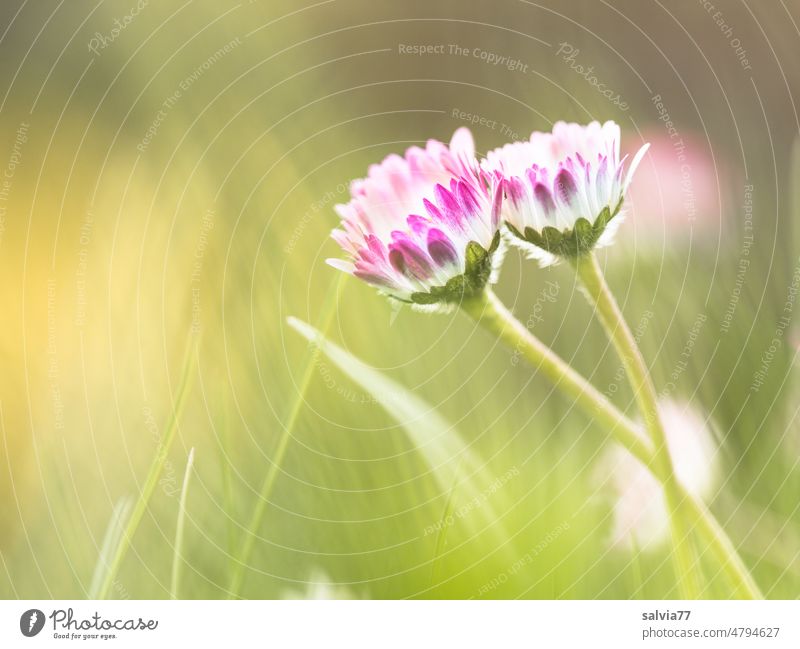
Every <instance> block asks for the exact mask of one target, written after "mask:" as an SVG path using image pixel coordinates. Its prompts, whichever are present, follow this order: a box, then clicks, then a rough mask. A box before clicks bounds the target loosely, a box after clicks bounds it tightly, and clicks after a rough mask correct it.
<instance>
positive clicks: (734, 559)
mask: <svg viewBox="0 0 800 649" xmlns="http://www.w3.org/2000/svg"><path fill="white" fill-rule="evenodd" d="M678 487H679V489H680V491H681V495H682V496H683V498H684V501H683V503H684V505H685V507H686V510H685V511H686V513H687V514H688V515H689V516H690V517H691V518H692V521H693V523H694V525H695V529H696V530H697V532H698V533H699V535H700V536H701V537H702V538H703V539H704V540H705V542H706V543H707V544H708V549H709V550H711V553H712V555H713V556H715V557H716V558H717V561H718V563H719V564H720V567H721V568H722V571H723V572H724V574H725V576H726V577H727V578H728V580H729V581H730V583H731V585H732V586H733V588H734V593H733V594H734V596H735V597H736V598H738V599H764V596H763V595H762V594H761V590H759V588H758V584H756V582H755V580H754V579H753V576H752V575H751V574H750V572H749V571H748V570H747V566H745V565H744V562H743V561H742V559H741V557H740V556H739V554H738V552H737V551H736V548H735V547H734V545H733V543H732V542H731V540H730V538H728V535H727V534H726V533H725V530H723V529H722V527H721V526H720V524H719V523H718V522H717V519H716V518H714V515H713V514H712V513H711V512H710V511H709V510H708V507H706V505H705V503H704V502H703V501H701V500H699V499H698V498H697V497H695V496H694V495H692V494H690V493H689V492H687V491H686V489H684V487H683V486H682V485H678Z"/></svg>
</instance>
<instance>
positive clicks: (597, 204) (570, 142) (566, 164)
mask: <svg viewBox="0 0 800 649" xmlns="http://www.w3.org/2000/svg"><path fill="white" fill-rule="evenodd" d="M647 146H648V145H646V144H645V145H644V146H642V147H641V148H640V149H639V151H638V152H637V153H636V155H635V156H634V158H633V161H632V162H631V164H630V167H629V169H628V171H627V173H626V172H625V161H626V160H625V158H622V159H620V153H619V149H620V129H619V126H618V125H617V124H615V123H614V122H611V121H609V122H606V123H605V124H602V125H601V124H600V123H599V122H592V123H591V124H588V125H586V126H582V125H580V124H568V123H566V122H557V123H556V124H555V125H554V126H553V131H552V132H551V133H540V132H536V131H535V132H534V133H533V134H532V135H531V137H530V140H528V141H527V142H513V143H511V144H506V145H505V146H503V147H501V148H499V149H495V150H494V151H491V152H490V153H489V154H488V155H487V156H486V160H485V161H484V162H483V165H482V166H483V169H484V170H485V171H487V172H489V173H491V174H492V175H493V176H494V177H495V178H499V179H501V180H500V182H501V184H502V187H503V193H504V200H503V208H502V218H503V220H504V221H505V222H506V223H507V225H508V226H509V230H510V232H511V234H512V236H511V237H510V240H511V241H512V242H513V243H515V244H517V245H519V246H520V247H522V248H523V249H525V250H526V251H527V252H528V253H529V254H530V255H531V256H532V257H534V258H536V259H539V260H540V262H541V263H542V265H547V264H549V263H553V262H554V261H556V260H557V259H558V258H559V257H574V256H577V255H580V254H582V253H584V252H586V251H588V250H591V249H592V248H594V247H596V246H604V245H608V244H609V243H610V242H611V241H612V239H613V235H614V232H615V230H616V228H617V226H618V225H619V222H620V221H621V219H622V214H621V210H622V204H623V201H624V199H625V193H626V191H627V189H628V186H629V185H630V182H631V179H632V178H633V174H634V172H635V171H636V167H637V166H638V165H639V162H640V161H641V159H642V157H643V156H644V154H645V152H646V151H647Z"/></svg>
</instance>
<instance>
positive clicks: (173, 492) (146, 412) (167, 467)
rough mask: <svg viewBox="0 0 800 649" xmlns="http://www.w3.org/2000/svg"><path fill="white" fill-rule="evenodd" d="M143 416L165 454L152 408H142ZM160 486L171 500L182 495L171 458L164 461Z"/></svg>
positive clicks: (161, 451) (146, 425) (152, 435)
mask: <svg viewBox="0 0 800 649" xmlns="http://www.w3.org/2000/svg"><path fill="white" fill-rule="evenodd" d="M142 415H143V416H144V425H145V428H146V429H147V431H148V432H149V433H150V437H151V439H152V440H153V441H154V442H155V443H156V446H157V447H158V450H159V453H163V452H164V450H165V449H164V448H163V446H162V445H163V439H162V437H161V432H160V431H159V429H158V424H157V423H156V420H155V417H154V416H153V410H152V408H150V406H144V407H143V408H142ZM158 484H159V486H160V487H161V489H162V490H163V491H164V493H165V494H166V495H167V496H169V497H170V498H174V497H175V496H177V495H178V494H179V493H180V490H181V488H180V483H179V481H178V475H177V472H176V471H175V467H174V465H173V464H172V462H171V461H170V459H169V458H166V460H165V461H164V471H163V472H162V474H161V478H159V480H158Z"/></svg>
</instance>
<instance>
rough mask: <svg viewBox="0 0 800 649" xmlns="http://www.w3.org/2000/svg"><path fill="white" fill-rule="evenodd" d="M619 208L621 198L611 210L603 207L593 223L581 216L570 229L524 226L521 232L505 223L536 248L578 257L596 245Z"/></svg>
mask: <svg viewBox="0 0 800 649" xmlns="http://www.w3.org/2000/svg"><path fill="white" fill-rule="evenodd" d="M620 209H622V200H620V201H619V203H617V206H616V207H615V208H614V211H613V212H612V211H611V210H610V209H609V208H608V206H606V207H604V208H603V209H602V211H601V212H600V214H599V215H598V216H597V218H596V219H595V220H594V223H592V222H591V221H589V220H588V219H586V218H583V217H581V218H579V219H578V220H577V221H576V222H575V226H574V227H573V228H572V229H570V230H559V229H558V228H554V227H553V226H551V225H547V226H545V227H543V228H542V231H541V232H538V231H536V230H534V229H533V228H531V227H527V228H525V233H524V234H522V233H521V232H520V231H519V230H518V229H517V228H515V227H514V226H512V225H511V224H510V223H506V225H507V226H508V229H509V231H510V232H511V234H513V235H514V236H516V237H519V238H520V239H523V240H525V241H527V242H528V243H531V244H533V245H534V246H536V247H537V248H541V249H542V250H545V251H547V252H549V253H551V254H553V255H556V256H558V257H568V258H570V257H579V256H580V255H583V254H585V253H587V252H589V251H590V250H592V248H594V247H595V246H596V245H597V242H598V240H599V239H600V237H601V235H602V234H603V232H604V231H605V229H606V227H607V226H608V224H609V223H610V222H611V219H613V218H614V217H615V216H616V215H617V214H619V211H620Z"/></svg>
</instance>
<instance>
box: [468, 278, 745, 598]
mask: <svg viewBox="0 0 800 649" xmlns="http://www.w3.org/2000/svg"><path fill="white" fill-rule="evenodd" d="M461 307H462V309H463V310H464V311H465V312H466V313H467V314H468V315H470V316H471V317H472V318H473V319H474V320H475V321H476V322H478V324H480V325H481V326H482V327H484V328H485V329H487V330H488V331H491V332H492V333H493V334H495V335H496V336H497V337H498V338H500V340H502V341H503V342H504V343H505V344H506V345H508V346H509V347H510V348H511V349H514V350H516V351H518V352H519V353H520V354H522V355H523V356H524V357H525V359H526V360H527V361H528V362H529V363H530V364H531V366H533V367H534V368H535V369H537V370H540V371H542V372H543V373H544V374H545V376H547V378H548V379H549V380H550V381H551V382H552V383H553V384H554V385H555V386H556V387H557V388H559V389H560V390H562V391H564V392H565V393H567V394H568V395H570V396H571V397H573V398H574V399H575V403H576V404H577V405H578V406H579V407H581V408H582V409H583V410H584V411H585V412H586V414H588V415H590V416H592V417H596V418H597V420H598V421H599V422H600V423H601V424H602V425H604V426H606V427H607V428H608V430H609V431H610V433H611V434H612V436H613V437H614V439H615V440H616V441H617V442H618V443H619V444H621V445H622V446H623V447H624V448H625V449H626V450H627V451H628V452H629V453H631V454H632V455H633V456H634V457H636V458H637V459H638V460H639V461H640V462H642V463H643V464H644V465H645V466H647V467H648V468H649V469H650V471H651V472H652V473H653V475H654V476H655V477H656V478H657V479H658V480H659V481H660V482H661V483H662V484H663V483H664V482H665V481H666V480H667V475H666V474H665V472H664V469H663V467H662V465H661V464H659V463H658V462H657V461H656V453H655V449H654V447H653V444H652V442H651V441H650V440H649V439H648V438H647V437H645V436H644V435H643V434H642V432H641V431H640V429H639V427H638V426H637V425H636V424H634V423H633V422H632V421H631V420H630V419H628V418H627V417H626V416H625V415H624V414H622V413H621V412H620V411H619V410H618V409H617V408H616V407H615V406H614V405H613V404H612V403H610V402H609V401H608V399H606V398H605V397H604V396H603V395H602V394H601V393H600V392H598V391H597V389H596V388H594V386H592V385H591V384H590V383H589V382H588V381H587V380H586V379H585V378H583V377H582V376H581V375H580V374H578V373H577V372H575V370H573V369H572V368H571V367H570V366H569V365H568V364H567V363H566V362H565V361H564V360H563V359H561V358H560V357H559V356H558V355H557V354H556V353H555V352H553V351H552V350H551V349H550V348H549V347H547V346H546V345H545V344H544V343H542V342H541V341H540V340H539V339H538V338H536V337H535V336H534V335H533V334H531V332H530V331H529V330H528V329H526V328H525V327H524V326H523V325H522V324H521V323H520V322H519V321H518V320H517V319H516V318H515V317H514V316H513V314H512V313H511V312H510V311H509V310H508V309H507V308H506V307H505V305H503V303H502V302H500V300H499V299H498V298H497V297H496V296H495V295H494V293H492V292H491V291H490V290H489V289H487V290H486V291H485V292H484V294H483V295H480V296H478V297H475V298H472V299H470V300H466V301H464V302H463V303H462V304H461ZM677 489H678V490H680V493H681V499H682V500H683V501H684V503H685V511H684V513H685V515H686V516H687V517H688V518H689V519H690V520H691V521H692V522H693V524H694V525H695V527H696V529H697V532H698V533H699V534H700V536H701V537H703V539H704V540H705V541H706V543H707V544H708V547H709V549H711V551H712V554H713V555H714V556H715V557H716V558H717V560H718V561H719V563H720V565H721V566H722V568H723V570H724V571H725V574H726V576H727V577H728V579H729V580H730V581H731V583H732V584H733V585H734V589H735V593H736V596H738V597H742V598H752V599H758V598H760V597H761V594H760V592H759V590H758V587H757V586H756V584H755V583H754V582H753V579H752V577H751V576H750V574H749V573H748V571H747V568H746V567H745V566H744V564H743V563H742V560H741V559H740V558H739V556H738V555H737V553H736V550H735V549H734V547H733V544H732V543H731V541H730V540H729V539H728V537H727V536H726V535H725V532H724V531H723V530H722V528H721V527H720V526H719V524H718V523H717V521H716V520H715V519H714V517H713V515H712V514H711V513H710V512H709V511H708V510H707V509H706V507H705V505H704V504H703V503H701V502H699V501H697V500H696V499H695V498H694V497H693V496H691V495H689V494H687V493H686V492H685V491H684V490H683V488H682V487H681V486H680V485H679V484H678V485H677Z"/></svg>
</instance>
